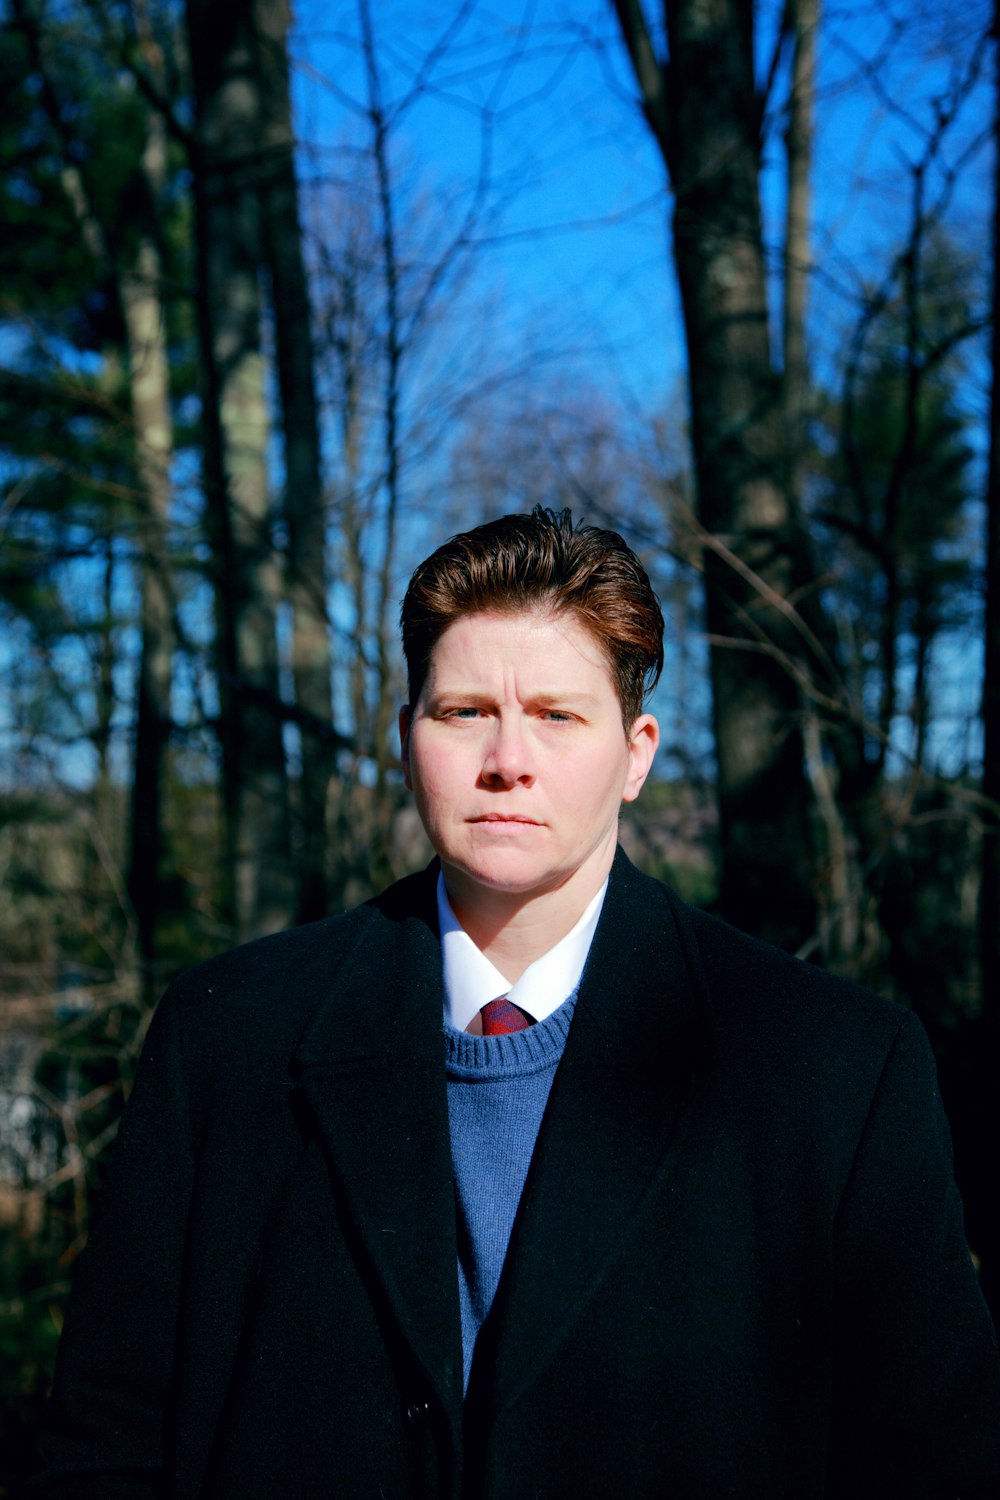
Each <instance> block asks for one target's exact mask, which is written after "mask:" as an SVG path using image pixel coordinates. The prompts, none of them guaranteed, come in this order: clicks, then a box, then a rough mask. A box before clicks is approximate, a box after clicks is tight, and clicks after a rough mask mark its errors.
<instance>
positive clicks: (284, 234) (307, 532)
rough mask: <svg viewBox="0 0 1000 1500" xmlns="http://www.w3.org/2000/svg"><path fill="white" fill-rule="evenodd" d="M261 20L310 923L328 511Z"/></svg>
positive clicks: (302, 900) (284, 19) (281, 81)
mask: <svg viewBox="0 0 1000 1500" xmlns="http://www.w3.org/2000/svg"><path fill="white" fill-rule="evenodd" d="M253 15H254V31H255V37H256V42H257V59H258V76H259V78H260V85H261V105H262V109H263V131H262V136H263V139H262V145H263V156H262V159H261V180H260V201H261V212H262V218H263V231H264V251H265V255H266V259H267V265H268V267H269V269H270V273H271V288H272V298H273V308H274V336H275V349H276V354H277V366H278V386H279V390H280V393H281V405H282V414H283V421H284V434H285V496H284V513H285V519H286V523H287V527H288V559H287V562H288V567H287V589H288V596H289V599H290V602H291V609H292V676H293V681H294V685H295V701H296V704H297V706H298V708H299V710H300V718H299V723H300V725H301V736H302V771H301V778H300V782H299V806H298V820H297V821H298V834H299V836H298V849H297V863H298V887H299V891H298V916H299V920H300V921H309V920H311V919H312V918H315V917H321V916H323V915H324V914H325V912H326V908H327V892H326V884H327V876H326V856H327V837H326V816H327V791H328V787H329V782H330V776H331V774H332V772H333V750H332V733H331V731H332V727H333V698H332V689H331V665H332V664H331V659H330V630H329V620H328V615H327V593H328V588H329V576H328V568H327V545H326V512H325V506H324V500H323V489H322V482H321V474H320V438H319V417H318V408H317V400H316V385H315V375H314V361H313V330H312V315H311V309H310V303H309V289H308V284H307V281H306V271H305V264H304V260H303V254H302V233H301V221H300V214H299V195H298V185H297V182H296V177H295V160H294V137H293V133H292V114H291V100H290V96H289V86H288V54H287V32H288V27H289V24H290V12H289V8H288V5H287V4H286V3H285V0H274V3H272V0H255V3H254V8H253ZM324 731H326V732H324Z"/></svg>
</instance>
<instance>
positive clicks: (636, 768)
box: [622, 714, 660, 802]
mask: <svg viewBox="0 0 1000 1500" xmlns="http://www.w3.org/2000/svg"><path fill="white" fill-rule="evenodd" d="M659 743H660V726H659V724H658V723H657V722H656V720H655V719H654V717H653V715H652V714H640V716H639V717H638V719H636V721H635V723H634V724H633V725H632V728H631V729H630V730H629V732H628V755H629V771H628V780H627V781H626V782H625V790H624V791H623V792H622V801H623V802H634V801H635V799H636V797H638V795H639V793H640V792H641V791H642V784H643V782H644V781H645V780H646V777H647V776H648V775H649V768H650V766H651V765H652V764H653V756H654V755H655V754H656V747H657V746H658V745H659Z"/></svg>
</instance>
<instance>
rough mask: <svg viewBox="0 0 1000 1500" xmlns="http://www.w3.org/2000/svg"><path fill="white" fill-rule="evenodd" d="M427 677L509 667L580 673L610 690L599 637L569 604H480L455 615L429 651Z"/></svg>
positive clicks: (483, 674)
mask: <svg viewBox="0 0 1000 1500" xmlns="http://www.w3.org/2000/svg"><path fill="white" fill-rule="evenodd" d="M428 665H429V671H428V679H429V680H433V681H434V683H435V685H438V684H440V682H441V680H442V678H443V677H448V678H451V677H453V676H456V675H458V676H461V677H474V678H477V679H480V678H488V677H490V676H495V675H496V674H498V673H509V672H514V673H516V674H517V675H518V676H520V677H523V678H527V677H530V678H532V679H535V680H541V679H544V678H551V679H552V680H553V683H554V684H555V685H558V684H559V680H560V679H565V678H568V677H569V678H573V679H579V678H582V677H586V678H588V679H589V680H590V681H591V683H596V682H601V683H606V684H607V686H608V687H609V688H610V689H611V690H612V691H614V682H613V677H612V673H611V667H610V663H609V661H608V658H607V655H606V653H605V651H604V647H603V645H602V643H601V642H600V641H599V640H598V639H597V638H596V636H595V635H594V633H593V632H592V631H591V630H590V629H589V628H588V627H587V625H585V624H584V623H583V621H582V620H581V619H580V617H579V616H578V615H577V614H576V613H575V612H574V611H572V610H553V609H547V608H544V607H541V608H533V609H514V610H484V611H477V612H475V613H473V614H468V615H461V616H460V617H459V618H458V619H457V620H454V621H452V623H451V624H450V625H449V626H448V627H447V628H446V629H445V630H444V631H442V633H441V635H440V636H439V637H438V639H437V641H436V643H435V645H434V647H433V649H432V651H431V656H430V662H429V664H428Z"/></svg>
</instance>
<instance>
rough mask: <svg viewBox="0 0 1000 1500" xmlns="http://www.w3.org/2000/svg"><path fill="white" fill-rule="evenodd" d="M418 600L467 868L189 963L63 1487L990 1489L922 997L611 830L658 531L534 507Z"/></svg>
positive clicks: (689, 1491)
mask: <svg viewBox="0 0 1000 1500" xmlns="http://www.w3.org/2000/svg"><path fill="white" fill-rule="evenodd" d="M402 621H403V643H404V650H405V653H406V658H407V665H408V670H409V706H408V707H407V708H406V709H404V710H403V713H402V715H401V719H400V727H401V733H402V750H403V767H404V772H405V775H406V779H407V784H408V785H409V786H410V787H412V789H413V792H414V795H415V798H416V802H417V807H418V809H419V811H420V815H421V817H422V819H423V822H424V825H425V827H426V829H427V832H428V834H429V836H430V839H431V842H432V844H433V845H434V848H435V850H436V851H437V855H438V862H437V864H436V865H435V866H434V867H432V868H431V869H430V870H429V871H427V872H425V873H424V874H421V875H417V876H414V877H411V878H410V879H408V880H404V881H402V882H400V883H399V884H398V885H396V886H393V887H392V888H390V889H389V890H388V891H386V892H384V893H383V895H381V896H380V897H378V898H377V899H376V900H375V901H374V902H372V903H369V904H367V905H366V906H364V907H362V908H360V909H358V910H357V911H353V912H349V913H347V914H345V915H344V916H341V917H337V918H334V919H331V920H329V921H326V922H321V923H318V924H315V925H313V926H311V927H307V928H302V929H299V930H298V931H295V932H291V933H287V934H283V935H280V936H277V937H273V938H268V939H265V940H263V941H261V942H257V943H253V944H250V945H248V946H246V947H244V948H241V949H238V950H236V951H235V952H234V953H230V954H228V955H225V956H223V957H221V958H219V959H216V960H213V961H212V962H210V963H208V964H205V965H202V966H201V967H200V968H198V969H197V970H195V971H194V972H193V973H192V974H190V975H188V976H187V977H186V978H184V979H182V980H181V981H179V982H178V983H177V984H175V985H174V986H173V988H172V990H171V992H170V994H169V995H168V997H167V998H166V999H165V1000H164V1001H163V1003H162V1005H161V1007H160V1008H159V1010H158V1012H157V1015H156V1017H155V1019H154V1022H153V1025H152V1028H151V1030H150V1034H149V1038H148V1042H147V1046H146V1049H145V1055H144V1060H143V1063H142V1066H141V1068H140V1072H139V1077H138V1080H137V1083H136V1087H135V1090H134V1093H133V1096H132V1099H131V1101H130V1104H129V1107H128V1110H127V1112H126V1116H125V1120H124V1123H123V1126H122V1130H121V1134H120V1138H119V1145H118V1151H117V1160H116V1167H115V1171H114V1173H113V1176H112V1179H111V1182H110V1184H109V1186H108V1189H107V1192H106V1196H105V1201H104V1203H103V1206H102V1211H101V1213H100V1215H99V1218H98V1223H97V1224H96V1226H95V1228H94V1231H93V1234H92V1237H91V1243H90V1246H89V1248H88V1250H87V1252H86V1254H85V1256H84V1258H83V1263H82V1264H81V1266H80V1269H79V1276H78V1279H77V1286H76V1289H75V1293H74V1301H73V1304H72V1306H71V1309H70V1313H69V1316H68V1319H67V1323H66V1329H65V1335H64V1339H63V1347H62V1352H61V1357H60V1368H59V1371H58V1374H57V1380H56V1388H55V1394H54V1398H53V1402H52V1408H51V1418H50V1424H49V1426H50V1431H49V1437H48V1444H49V1454H50V1468H49V1470H48V1471H47V1473H46V1475H45V1476H43V1477H42V1479H41V1480H40V1481H38V1485H39V1492H41V1493H49V1494H54V1495H60V1496H79V1497H98V1496H100V1497H102V1500H103V1497H123V1500H124V1497H139V1496H152V1495H157V1496H161V1495H163V1496H170V1497H195V1496H197V1497H212V1500H222V1497H225V1500H235V1497H240V1500H253V1497H262V1500H263V1497H268V1500H269V1497H277V1496H289V1497H314V1496H315V1497H320V1496H322V1497H324V1500H327V1497H333V1496H336V1497H359V1500H360V1497H364V1500H369V1497H371V1500H374V1497H383V1500H408V1497H411V1496H421V1497H447V1500H460V1497H461V1500H473V1497H475V1500H479V1497H484V1500H485V1497H490V1500H522V1497H529V1496H530V1497H533V1500H534V1497H549V1500H551V1497H563V1496H573V1497H576V1496H579V1497H610V1496H623V1497H629V1500H643V1497H649V1500H652V1497H657V1500H659V1497H684V1500H716V1497H720V1496H731V1497H745V1500H749V1497H755V1500H756V1497H768V1500H773V1497H787V1500H792V1497H794V1500H810V1497H817V1500H818V1497H821V1496H822V1497H844V1500H846V1497H852V1500H854V1497H858V1496H872V1497H874V1496H879V1497H882V1500H885V1497H889V1496H893V1497H895V1496H902V1497H913V1496H927V1497H931V1496H933V1497H950V1500H957V1497H961V1500H969V1497H973V1496H986V1495H988V1494H989V1495H992V1494H994V1493H995V1486H996V1481H997V1478H998V1476H1000V1464H998V1437H997V1430H998V1416H997V1410H998V1388H1000V1382H998V1370H997V1353H996V1345H995V1341H994V1338H993V1334H992V1329H991V1325H990V1322H989V1318H988V1315H987V1313H986V1311H985V1308H984V1306H983V1304H982V1302H981V1299H980V1297H979V1294H978V1289H977V1286H976V1280H975V1274H974V1271H973V1268H972V1266H971V1264H970V1260H969V1256H968V1253H967V1250H966V1247H965V1243H964V1239H963V1234H962V1223H961V1211H960V1206H959V1203H958V1199H957V1196H956V1193H955V1189H954V1186H953V1183H952V1179H951V1170H950V1159H949V1146H948V1138H947V1131H946V1128H945V1125H944V1123H943V1120H942V1116H941V1112H940V1106H939V1102H938V1098H937V1092H936V1087H935V1081H934V1069H933V1064H932V1061H931V1058H930V1056H929V1052H928V1048H927V1045H926V1042H925V1040H924V1037H923V1034H922V1032H921V1030H920V1027H919V1024H918V1023H917V1021H916V1020H915V1019H914V1018H913V1017H912V1016H910V1015H909V1014H908V1013H906V1012H905V1011H903V1010H900V1009H899V1008H897V1007H895V1006H893V1005H890V1004H888V1003H887V1002H883V1001H880V1000H878V999H876V998H875V997H873V996H870V995H867V994H865V993H863V992H861V991H859V990H857V989H855V988H854V987H852V986H849V985H847V984H846V983H842V982H839V981H836V980H834V979H832V978H830V977H828V976H825V975H823V974H822V973H821V972H819V971H818V970H816V969H814V968H812V967H810V966H808V965H805V964H801V963H798V962H797V961H795V960H794V959H791V958H788V957H786V956H785V955H783V954H781V953H778V952H776V951H774V950H771V949H768V948H765V947H764V946H762V945H761V944H759V943H757V942H755V941H753V940H752V939H750V938H748V937H745V936H743V935H741V934H739V933H737V932H735V931H734V930H732V929H730V928H728V927H726V926H725V925H723V924H722V923H720V922H718V921H716V920H714V919H712V918H710V917H707V916H705V915H704V914H701V913H699V912H697V911H694V910H691V909H689V908H687V907H685V906H684V905H683V903H681V902H680V901H679V900H678V898H677V897H676V896H675V895H673V894H672V892H671V891H669V890H668V889H667V888H666V887H664V886H662V885H660V884H659V883H658V882H656V881H653V880H650V879H648V878H647V877H645V876H642V875H640V874H639V873H638V872H637V871H636V870H634V869H633V868H632V866H631V865H630V864H629V863H628V861H627V860H626V859H625V857H624V856H623V855H622V854H621V853H620V851H617V852H616V827H617V819H618V810H619V807H620V804H621V802H622V801H623V800H630V799H632V798H634V797H635V796H637V795H638V793H639V791H640V788H641V786H642V783H643V781H644V779H645V777H646V774H647V772H648V770H649V767H650V764H651V761H652V759H653V754H654V751H655V749H656V743H657V726H656V721H655V720H654V719H653V718H652V716H651V715H650V714H648V713H644V712H643V711H642V703H643V691H644V688H646V687H648V686H649V685H650V684H651V683H652V682H653V681H654V680H655V677H656V675H657V673H658V671H659V668H660V665H661V662H662V645H661V641H662V619H661V616H660V612H659V608H658V605H657V603H656V600H655V597H654V595H653V593H652V591H651V589H650V586H649V582H648V579H647V578H646V575H645V573H644V572H643V570H642V568H641V566H640V564H639V563H638V561H637V559H636V558H635V556H634V555H633V554H632V553H631V552H630V551H629V549H628V548H627V547H626V545H625V544H624V542H623V541H622V540H621V538H620V537H618V536H616V535H615V534H614V533H611V532H606V531H600V530H597V529H595V528H589V527H581V528H578V529H577V530H573V528H572V526H571V524H570V521H569V517H568V513H564V514H563V515H562V516H555V515H552V514H550V513H546V512H543V511H540V510H536V512H535V513H534V515H532V516H530V517H528V516H506V517H503V518H502V519H501V520H498V521H496V522H493V523H490V524H488V525H486V526H483V527H479V528H477V529H476V530H474V531H472V532H469V533H468V534H466V535H464V536H460V537H456V538H454V539H453V540H452V541H450V542H449V543H447V544H446V545H445V546H444V547H442V548H441V549H439V551H438V552H436V553H435V554H434V555H433V556H432V557H431V558H429V559H428V560H427V561H426V562H425V563H423V564H422V565H421V567H420V568H418V570H417V572H416V573H415V575H414V577H413V579H412V580H411V583H410V587H409V590H408V592H407V595H406V599H405V601H404V604H403V611H402ZM442 1016H443V1036H442Z"/></svg>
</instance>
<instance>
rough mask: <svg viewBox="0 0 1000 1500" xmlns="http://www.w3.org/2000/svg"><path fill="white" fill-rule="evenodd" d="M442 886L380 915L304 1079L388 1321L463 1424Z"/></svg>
mask: <svg viewBox="0 0 1000 1500" xmlns="http://www.w3.org/2000/svg"><path fill="white" fill-rule="evenodd" d="M435 878H436V875H435V873H434V872H425V873H424V875H422V876H416V877H413V878H412V879H411V880H407V881H403V882H400V885H399V886H395V887H392V888H391V890H390V892H387V893H386V896H385V897H383V898H380V900H379V901H378V902H376V903H373V904H372V906H371V907H370V908H369V910H368V913H367V924H366V926H365V927H364V928H363V930H362V935H361V938H360V940H359V942H358V943H357V944H356V947H355V949H354V951H353V953H352V954H351V956H350V957H349V958H348V960H347V962H346V964H345V966H344V967H343V968H342V969H341V970H340V972H339V973H338V974H337V975H336V978H335V980H334V985H333V992H332V994H331V995H330V998H329V1000H328V1002H327V1003H326V1004H325V1005H324V1006H323V1007H322V1009H321V1010H320V1011H319V1012H318V1013H317V1015H316V1016H315V1017H314V1019H313V1021H312V1023H311V1024H310V1026H309V1028H308V1029H307V1031H306V1033H305V1035H304V1036H303V1038H302V1041H301V1043H300V1044H299V1047H298V1050H297V1053H296V1064H295V1066H296V1070H297V1072H298V1075H299V1079H300V1082H301V1087H302V1090H303V1093H304V1094H305V1096H306V1099H307V1100H308V1103H309V1105H310V1107H311V1110H312V1114H313V1117H314V1119H315V1122H316V1126H317V1129H318V1132H319V1135H320V1137H321V1139H322V1141H323V1144H324V1146H325V1148H326V1151H327V1154H328V1158H329V1161H330V1164H331V1171H332V1174H333V1177H334V1180H335V1184H336V1190H337V1193H338V1195H339V1197H340V1199H341V1201H342V1202H343V1203H344V1204H345V1205H346V1207H347V1211H348V1213H349V1214H350V1216H351V1219H352V1221H353V1223H354V1226H355V1228H356V1230H357V1232H358V1235H359V1237H360V1240H361V1242H362V1244H363V1246H364V1251H365V1253H366V1255H367V1257H368V1260H369V1263H370V1267H371V1269H372V1270H373V1271H374V1273H375V1275H376V1277H377V1278H378V1281H379V1282H380V1284H381V1287H382V1290H383V1292H384V1295H385V1297H386V1299H387V1301H388V1304H389V1306H390V1308H391V1311H392V1315H393V1317H394V1319H395V1321H396V1323H397V1325H398V1328H399V1330H400V1332H401V1334H402V1335H403V1338H404V1339H405V1340H406V1342H407V1343H408V1344H409V1346H410V1348H411V1349H412V1351H413V1353H414V1355H415V1356H416V1358H417V1360H418V1361H419V1363H420V1364H421V1365H422V1366H423V1369H424V1371H425V1373H426V1376H427V1378H428V1379H429V1380H430V1382H431V1384H432V1386H433V1388H434V1389H435V1390H436V1391H437V1394H438V1396H439V1397H440V1399H441V1400H442V1402H443V1403H444V1404H445V1406H446V1408H448V1409H450V1410H451V1411H452V1413H453V1414H455V1415H456V1416H457V1411H458V1406H459V1403H460V1400H461V1371H462V1356H461V1331H460V1321H459V1311H458V1284H457V1272H456V1262H455V1253H456V1252H455V1244H456V1239H455V1204H454V1187H453V1178H452V1167H451V1151H450V1144H449V1135H448V1109H447V1094H446V1088H445V1077H444V1057H443V1043H442V1040H441V1017H442V1003H443V1002H442V987H441V962H440V952H439V943H438V936H437V918H436V912H435V905H434V880H435Z"/></svg>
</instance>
